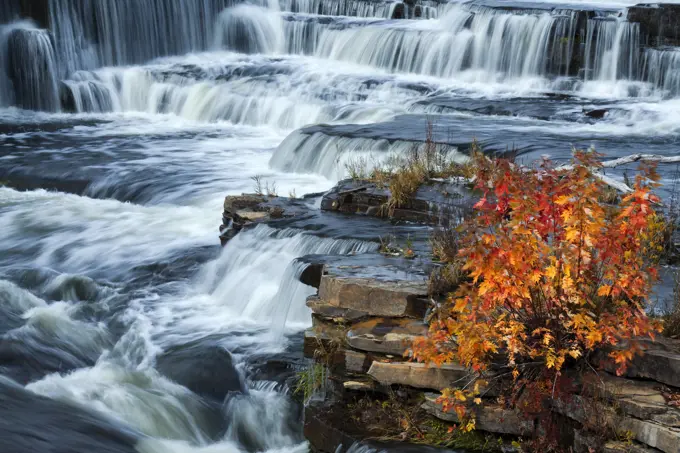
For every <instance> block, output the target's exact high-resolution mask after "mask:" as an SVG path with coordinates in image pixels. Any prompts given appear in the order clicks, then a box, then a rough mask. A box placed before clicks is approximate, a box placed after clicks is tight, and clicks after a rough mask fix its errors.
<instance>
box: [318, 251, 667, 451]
mask: <svg viewBox="0 0 680 453" xmlns="http://www.w3.org/2000/svg"><path fill="white" fill-rule="evenodd" d="M371 256H373V257H374V260H375V261H376V263H378V262H379V263H380V264H370V262H371V259H370V257H371ZM353 260H356V263H355V265H352V264H351V263H352V262H353ZM422 265H423V263H422V262H418V263H416V262H413V261H411V260H406V259H404V258H397V257H393V258H385V257H380V256H379V255H370V256H368V257H366V256H363V257H346V258H344V259H342V260H331V261H329V262H327V263H326V264H323V265H321V266H320V269H318V270H317V272H318V278H315V279H311V280H314V283H315V285H316V286H317V287H318V288H319V291H318V294H317V295H314V296H311V297H310V298H309V299H308V301H307V305H308V306H309V307H310V308H311V310H312V313H313V314H312V316H313V320H314V327H313V328H312V329H310V330H308V331H307V333H306V336H305V355H306V356H307V357H310V358H313V359H314V360H315V361H317V362H319V363H321V364H322V365H323V366H325V367H326V369H327V370H328V379H329V383H330V384H329V387H328V388H329V389H331V391H330V393H328V394H327V395H326V397H327V399H326V402H325V403H323V404H324V406H323V407H324V409H323V410H319V409H318V407H317V409H315V410H313V411H311V412H309V413H308V418H307V419H306V422H305V423H306V427H305V433H306V434H307V438H308V440H309V441H310V444H311V445H312V447H313V448H314V449H316V450H318V451H326V452H329V453H330V452H333V451H335V448H338V446H339V445H340V444H339V443H343V442H347V441H348V439H353V441H357V440H362V439H364V438H367V437H370V436H369V434H367V433H365V432H364V433H362V432H361V431H360V427H359V428H358V427H356V426H354V427H353V428H352V429H353V430H354V431H352V433H351V435H350V433H348V432H347V431H346V429H345V425H346V422H343V423H341V424H338V423H340V422H338V421H337V420H335V419H334V418H333V417H337V418H338V420H340V419H343V420H347V419H348V418H351V414H347V413H343V412H342V411H343V410H344V409H341V408H344V407H347V406H348V405H349V404H354V403H352V402H353V401H355V400H356V399H357V398H375V397H377V396H372V395H392V394H395V392H396V394H401V395H412V396H413V395H418V394H420V395H422V399H421V400H420V401H421V402H419V403H418V404H419V405H420V406H419V410H420V411H421V412H422V413H425V414H426V415H427V416H429V417H432V418H434V419H436V420H439V421H440V423H448V424H457V423H460V422H461V420H460V419H459V418H458V415H457V414H456V413H455V411H448V412H447V411H444V410H443V407H442V405H441V404H440V403H439V402H438V397H439V395H440V394H439V393H438V392H439V391H440V390H442V389H444V388H448V387H452V386H453V387H455V386H459V385H461V383H465V384H468V383H469V382H470V381H473V380H474V374H473V373H471V372H470V370H468V369H466V368H465V367H463V366H460V365H456V364H446V365H443V366H441V367H436V366H427V365H424V364H420V363H413V362H410V361H409V360H408V358H407V355H408V349H409V345H410V344H411V343H412V341H413V339H414V338H416V337H417V336H419V335H422V334H423V333H425V331H426V325H425V323H424V315H425V314H426V312H427V311H428V309H429V308H430V306H431V305H430V304H431V301H430V300H429V298H428V297H427V285H426V283H425V275H426V274H425V273H418V272H417V271H416V269H417V268H418V267H419V266H422ZM381 266H385V267H384V268H381ZM390 266H392V267H390ZM397 269H398V270H397ZM408 269H410V272H408V271H407V270H408ZM640 344H642V345H643V346H645V347H646V352H645V354H643V355H640V356H637V357H636V358H635V359H634V360H633V363H632V364H631V366H630V367H629V368H628V370H627V372H626V375H625V377H617V376H615V375H614V374H613V371H615V367H614V364H613V363H611V362H610V359H609V356H608V351H600V352H597V353H596V354H594V355H593V357H592V360H591V363H592V364H593V365H594V366H595V367H597V368H600V371H598V373H597V374H595V373H593V374H590V375H587V376H586V378H585V379H584V378H583V375H582V374H579V375H575V376H573V377H570V378H569V379H571V380H573V381H574V382H575V383H576V384H575V385H574V389H573V390H570V392H571V393H569V394H568V395H566V396H565V395H564V394H561V395H560V396H559V397H557V398H554V399H549V400H546V402H545V404H547V407H548V408H549V407H551V405H552V412H550V411H549V413H552V414H553V415H551V417H561V418H560V419H559V420H560V421H559V422H558V423H557V425H558V429H557V430H558V432H559V438H560V442H562V443H563V445H561V446H566V447H572V448H573V451H574V452H575V453H579V452H583V453H586V452H591V451H602V452H609V453H619V452H624V451H625V452H639V453H652V452H657V453H658V452H663V453H680V409H679V407H678V406H680V369H678V367H677V365H678V364H680V347H679V346H680V342H678V341H673V340H667V339H663V340H659V341H656V342H652V341H651V340H640ZM621 347H627V346H626V345H622V346H621ZM486 378H487V384H485V385H481V386H480V388H481V394H482V395H483V401H482V403H481V404H480V405H473V406H472V407H471V408H470V409H469V410H471V414H473V415H474V418H475V422H476V429H478V430H481V431H486V432H488V433H493V434H494V435H500V436H510V437H513V436H514V437H518V438H524V439H526V438H530V437H532V436H536V435H542V433H544V432H545V431H544V430H545V429H546V428H545V427H544V426H543V425H542V422H543V421H544V418H545V417H546V414H545V413H541V414H534V413H528V412H526V411H525V410H523V409H522V407H523V406H522V401H523V400H522V398H521V397H520V398H519V399H517V400H516V401H513V402H510V401H509V400H502V399H501V400H499V399H497V397H498V396H499V395H500V394H501V393H500V391H501V390H502V388H503V386H504V385H506V384H507V382H505V381H503V373H500V374H498V375H496V376H495V377H494V376H491V375H489V376H486ZM497 379H498V380H497ZM491 381H493V382H494V384H493V386H489V384H488V382H491ZM468 385H469V384H468ZM362 395H363V396H362ZM406 397H407V398H409V397H408V396H406ZM498 401H501V403H499V402H498ZM329 408H330V409H329ZM324 411H325V412H324ZM327 412H329V413H330V414H335V415H328V414H327ZM334 420H335V421H334ZM341 427H342V428H341ZM320 430H321V431H320ZM622 437H625V438H626V439H627V440H626V441H625V442H621V441H620V438H622ZM341 450H342V448H341Z"/></svg>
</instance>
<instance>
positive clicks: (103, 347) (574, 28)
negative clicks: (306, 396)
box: [0, 0, 680, 453]
mask: <svg viewBox="0 0 680 453" xmlns="http://www.w3.org/2000/svg"><path fill="white" fill-rule="evenodd" d="M477 3H481V0H475V1H474V2H467V3H465V4H462V3H450V4H446V3H441V2H434V1H422V2H417V4H415V5H414V4H412V2H408V3H401V2H391V1H388V2H382V1H364V0H281V1H277V2H271V1H268V2H265V1H252V2H248V3H247V4H246V3H243V2H240V1H238V0H198V1H193V0H124V1H117V0H102V1H94V0H92V1H89V0H88V1H85V0H50V1H48V2H33V3H31V2H23V1H12V2H2V5H0V14H1V15H2V16H0V23H3V24H2V25H1V26H0V30H1V31H0V36H1V38H0V44H1V45H0V65H1V70H0V104H1V107H0V161H2V165H0V181H1V182H2V185H1V186H0V230H2V235H1V236H0V451H18V452H21V453H23V452H30V453H47V452H48V451H49V452H50V453H66V452H73V451H97V452H105V453H166V452H170V453H175V452H176V453H215V452H220V453H224V452H228V453H245V452H253V451H258V452H260V451H261V452H269V453H306V452H307V451H308V446H307V445H306V443H305V442H304V438H303V436H302V433H301V426H300V419H299V415H300V414H299V412H300V408H299V407H298V406H297V405H296V404H295V403H294V402H293V401H292V399H291V397H290V394H289V393H290V388H289V387H288V386H289V383H290V382H291V380H292V379H293V378H294V375H295V372H296V371H299V370H301V369H304V367H305V366H306V363H305V362H304V360H303V358H302V353H301V350H302V344H301V343H302V334H301V329H303V328H304V327H306V326H308V325H309V323H310V322H311V319H310V312H309V309H308V308H307V306H306V305H305V298H306V297H307V296H308V295H310V294H312V292H313V291H314V289H313V288H311V287H308V286H305V285H303V284H302V283H300V282H299V281H298V278H299V277H300V275H301V273H302V271H303V269H305V266H306V264H305V263H306V262H307V261H308V260H303V259H299V258H300V257H301V256H303V255H308V254H330V255H335V254H360V253H365V252H367V253H371V252H373V251H375V249H376V248H377V239H378V236H379V235H381V234H382V233H384V232H383V231H382V230H381V229H380V227H376V224H377V220H375V219H373V220H372V219H369V218H365V217H361V216H352V217H345V216H343V217H337V216H334V215H333V214H329V213H323V212H320V211H319V210H318V206H319V202H320V200H319V199H318V197H316V198H314V197H313V198H304V199H297V200H294V201H291V202H290V203H291V206H294V209H296V210H298V209H299V210H300V212H302V214H301V215H299V216H296V217H295V218H284V219H280V220H277V221H273V222H271V223H270V224H269V226H265V225H260V226H257V227H255V228H251V229H246V230H244V231H241V232H240V233H239V234H238V235H237V236H236V237H234V238H233V239H231V241H230V242H228V243H227V245H226V246H225V247H224V248H223V249H220V248H219V245H218V233H219V232H218V230H217V225H218V224H219V223H220V211H221V210H222V203H223V197H224V195H226V194H233V195H236V194H241V193H244V192H252V191H253V185H254V184H253V178H255V179H257V180H258V181H263V182H266V183H269V184H270V187H271V185H273V183H276V186H277V188H276V189H275V191H276V190H278V192H279V193H280V194H282V195H288V194H294V193H297V195H303V194H305V193H312V192H320V191H324V190H328V189H330V188H331V187H332V186H333V184H334V183H335V181H336V180H337V179H339V178H341V177H344V175H345V174H346V168H345V164H346V163H348V162H352V161H353V159H358V161H359V162H366V168H365V170H368V169H369V168H370V165H372V164H373V163H385V162H388V161H389V160H390V159H391V158H392V157H393V156H397V157H399V156H404V155H408V154H409V153H411V152H412V151H413V150H414V149H417V148H418V147H419V146H421V145H422V142H423V141H424V140H426V137H427V136H428V132H427V131H428V126H427V125H428V123H433V124H434V129H432V130H433V131H434V132H433V137H432V139H433V140H435V141H436V145H437V149H438V151H439V152H440V153H441V154H443V155H447V156H448V157H452V158H454V159H458V158H460V159H461V160H463V159H466V157H465V156H464V155H463V152H464V150H465V149H467V147H468V144H469V143H471V142H472V141H473V140H475V139H478V140H479V142H480V143H482V145H483V146H485V149H486V150H489V151H499V152H504V151H506V150H508V149H509V148H513V147H515V146H516V148H517V149H518V150H519V152H520V153H524V154H522V155H520V156H518V158H519V159H526V160H527V161H530V160H531V159H533V158H534V157H537V156H541V155H543V154H550V155H552V156H553V157H554V158H555V159H557V160H563V159H567V158H568V157H569V155H570V154H569V153H570V150H571V149H572V147H573V146H576V147H587V146H589V145H591V144H594V145H595V146H596V147H597V148H598V150H599V151H602V152H604V153H605V154H607V155H608V156H611V157H620V156H623V155H628V154H631V153H633V152H639V151H640V150H641V149H644V150H645V152H650V153H658V154H663V155H675V154H678V153H679V152H680V149H678V147H677V145H675V143H677V137H678V135H679V134H680V128H678V124H679V123H678V118H679V117H680V115H679V112H680V105H679V104H678V100H677V98H676V96H678V94H679V93H680V86H679V85H678V84H679V82H678V76H677V74H676V73H677V72H678V70H679V69H680V66H679V65H680V58H678V51H677V49H676V48H653V49H652V48H648V49H644V50H643V51H641V52H637V53H636V50H640V33H641V31H640V30H639V29H638V28H636V27H635V25H633V24H630V23H628V22H626V21H625V20H623V19H622V18H618V17H615V16H616V15H617V14H618V12H619V10H620V7H619V6H612V7H608V8H604V9H603V10H599V9H598V7H593V8H595V11H590V10H588V11H584V10H581V9H578V10H574V11H572V10H569V9H568V7H567V6H564V8H562V7H560V8H555V7H554V6H552V5H550V6H545V7H544V8H541V7H540V6H541V5H540V4H538V6H537V5H536V4H533V3H532V5H531V7H529V8H524V9H523V8H521V7H520V6H521V5H520V6H517V5H515V6H513V7H511V8H510V7H509V8H506V7H503V8H494V7H493V6H489V4H490V3H489V2H483V3H484V4H477ZM27 5H29V6H31V8H32V11H33V14H34V15H38V16H39V17H34V19H35V20H34V21H29V20H28V19H29V18H27V17H22V14H24V15H26V14H28V13H27V10H28V9H31V8H28V9H27V8H26V6H27ZM41 7H42V8H43V9H44V10H41V9H40V8H41ZM418 7H420V8H418ZM416 11H418V13H417V14H419V15H420V16H421V17H420V19H422V20H411V19H405V20H391V19H390V18H391V17H392V16H393V15H397V16H399V15H404V16H405V17H414V16H416ZM38 13H40V14H38ZM435 17H436V18H435ZM586 19H588V20H586ZM36 24H40V25H39V26H37V25H36ZM38 27H48V29H49V30H43V29H40V28H38ZM586 36H587V37H588V39H585V38H584V37H586ZM636 55H639V57H637V56H636ZM586 64H587V65H588V66H587V70H585V69H586V68H585V65H586ZM582 69H583V71H581V70H582ZM579 72H580V74H579ZM619 86H620V87H623V88H625V89H618V88H617V87H619ZM630 87H637V89H635V90H632V89H629V88H630ZM16 107H23V109H22V108H16ZM30 109H32V110H30ZM36 110H42V111H36ZM59 110H61V111H59ZM591 110H596V111H600V110H601V111H606V114H604V117H603V118H599V119H595V118H593V117H591V116H587V115H584V111H586V112H587V111H591ZM459 153H460V154H459ZM395 161H396V160H395ZM612 174H613V175H614V176H613V177H621V178H622V177H623V176H622V175H621V174H617V173H616V172H612ZM662 177H664V178H668V177H669V176H668V174H665V173H662ZM371 222H376V223H371ZM390 228H391V227H390ZM400 228H401V227H400ZM409 228H411V226H409ZM413 228H417V227H413ZM282 363H285V364H286V367H287V368H286V371H281V368H282V367H281V364H282ZM40 439H42V440H44V442H41V441H39V440H40ZM367 448H369V447H365V446H355V447H354V450H352V451H357V452H360V451H368V450H367Z"/></svg>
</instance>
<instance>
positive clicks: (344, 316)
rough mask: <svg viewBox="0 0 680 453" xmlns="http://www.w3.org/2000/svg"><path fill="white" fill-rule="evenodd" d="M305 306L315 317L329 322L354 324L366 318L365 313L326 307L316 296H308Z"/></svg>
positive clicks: (331, 306)
mask: <svg viewBox="0 0 680 453" xmlns="http://www.w3.org/2000/svg"><path fill="white" fill-rule="evenodd" d="M307 306H308V307H309V308H310V309H311V310H312V313H313V314H314V315H315V316H317V317H319V318H321V319H324V320H326V321H331V322H355V321H358V320H360V319H363V318H366V317H367V316H368V313H366V312H365V311H359V310H353V309H351V308H340V307H336V306H334V305H328V304H326V303H324V302H323V301H322V300H321V299H319V298H318V297H317V296H309V297H308V298H307Z"/></svg>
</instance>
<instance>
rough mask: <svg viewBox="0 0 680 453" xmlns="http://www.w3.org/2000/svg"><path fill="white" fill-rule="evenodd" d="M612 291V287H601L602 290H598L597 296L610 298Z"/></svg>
mask: <svg viewBox="0 0 680 453" xmlns="http://www.w3.org/2000/svg"><path fill="white" fill-rule="evenodd" d="M611 290H612V286H611V285H602V286H600V288H599V289H598V290H597V295H598V296H608V295H609V293H610V292H611Z"/></svg>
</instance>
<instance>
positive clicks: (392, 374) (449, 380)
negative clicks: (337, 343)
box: [368, 362, 470, 390]
mask: <svg viewBox="0 0 680 453" xmlns="http://www.w3.org/2000/svg"><path fill="white" fill-rule="evenodd" d="M469 374H470V371H469V370H467V369H466V368H465V367H463V366H460V365H455V364H447V365H442V366H441V367H435V366H427V365H425V364H423V363H412V362H400V363H381V362H373V363H372V364H371V368H370V369H369V370H368V375H369V376H371V377H372V378H373V379H375V380H376V381H378V382H379V383H380V384H382V385H395V384H398V385H407V386H410V387H414V388H419V389H428V390H442V389H445V388H448V387H453V386H455V385H456V383H457V382H458V383H459V382H461V381H462V380H465V378H466V377H468V376H469Z"/></svg>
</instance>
